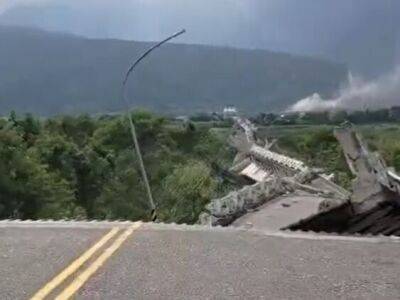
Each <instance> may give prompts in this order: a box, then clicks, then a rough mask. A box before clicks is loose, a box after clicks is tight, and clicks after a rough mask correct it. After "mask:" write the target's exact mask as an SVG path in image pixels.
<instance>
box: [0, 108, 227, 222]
mask: <svg viewBox="0 0 400 300" xmlns="http://www.w3.org/2000/svg"><path fill="white" fill-rule="evenodd" d="M133 119H134V120H135V123H136V125H137V129H138V137H139V140H140V143H141V145H142V151H143V153H144V161H145V164H146V166H147V170H148V173H149V178H150V184H151V186H152V188H153V191H154V198H155V199H156V202H157V207H158V211H159V217H160V219H161V220H163V221H175V222H194V221H195V220H196V219H197V217H198V214H199V213H200V211H201V210H202V209H203V207H204V205H205V203H207V202H208V201H209V200H210V198H212V197H214V196H218V195H220V194H221V193H225V192H226V189H229V188H231V187H230V186H229V185H228V184H227V183H226V182H224V180H223V179H221V178H220V176H218V166H219V167H221V166H224V165H227V164H228V163H229V162H230V161H231V160H232V155H233V153H231V152H230V150H229V149H228V148H227V147H226V143H225V141H223V140H221V138H220V137H219V136H218V134H217V133H216V132H214V130H212V129H210V127H208V126H195V125H193V124H190V126H188V125H185V124H174V123H171V122H168V121H167V120H165V119H164V118H161V117H158V116H155V115H152V114H150V113H146V112H140V111H137V112H134V113H133ZM131 150H132V141H131V138H130V135H129V130H128V126H127V123H126V119H125V118H124V117H122V116H116V117H103V118H101V117H100V118H91V117H89V116H87V115H83V116H79V117H71V116H63V117H58V118H52V119H46V120H38V119H36V118H34V117H33V116H32V115H26V116H24V117H17V116H16V114H15V113H11V114H10V116H9V117H8V118H3V119H0V218H22V219H27V218H30V219H36V218H89V219H92V218H96V219H105V218H107V219H130V220H137V219H145V220H146V219H148V218H149V205H148V203H147V198H146V194H145V190H144V187H143V184H142V180H141V176H140V175H139V174H140V173H139V171H138V166H137V159H136V157H133V156H132V153H133V152H132V151H131ZM216 166H217V167H216Z"/></svg>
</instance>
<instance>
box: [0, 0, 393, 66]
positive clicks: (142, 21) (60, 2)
mask: <svg viewBox="0 0 400 300" xmlns="http://www.w3.org/2000/svg"><path fill="white" fill-rule="evenodd" d="M399 2H400V1H398V0H335V1H332V0H0V14H1V15H0V22H2V23H6V24H13V25H29V26H36V27H41V28H44V29H48V30H57V31H67V32H71V33H74V34H79V35H84V36H88V37H96V38H121V39H129V40H146V41H148V40H151V41H153V40H159V39H161V38H162V37H165V36H166V35H168V34H170V33H172V32H175V31H176V30H178V29H180V28H183V27H184V28H186V29H187V31H188V33H187V34H186V35H185V36H183V37H182V38H180V40H179V41H180V42H188V43H201V44H211V45H227V46H235V47H244V48H265V49H271V50H280V51H285V52H290V53H298V54H307V55H321V56H324V57H329V58H333V59H337V60H340V61H341V60H343V61H344V62H345V63H350V65H351V64H352V63H353V61H355V62H357V59H358V58H357V56H358V54H357V52H358V51H361V50H362V49H365V48H367V50H368V51H370V52H371V53H370V54H368V55H371V56H376V57H377V59H382V60H385V59H386V60H387V61H385V62H383V63H382V64H394V61H395V60H396V57H398V56H399V55H398V49H397V47H398V46H397V44H398V43H399V42H398V35H399V29H398V28H399V27H400V5H399ZM371 47H377V48H379V49H377V51H374V50H375V49H370V48H371ZM389 48H390V49H389ZM382 49H383V50H382ZM389 56H390V57H389ZM357 63H358V64H359V65H360V66H361V67H362V65H363V62H362V61H361V62H357ZM379 64H380V63H377V65H379ZM355 65H356V64H355ZM361 71H362V68H361Z"/></svg>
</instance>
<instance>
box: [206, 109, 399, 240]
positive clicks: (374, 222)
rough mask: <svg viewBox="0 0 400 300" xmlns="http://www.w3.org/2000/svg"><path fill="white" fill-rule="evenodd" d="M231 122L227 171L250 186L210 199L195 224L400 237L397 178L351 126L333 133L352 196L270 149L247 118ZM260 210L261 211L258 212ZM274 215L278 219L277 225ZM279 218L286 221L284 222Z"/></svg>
mask: <svg viewBox="0 0 400 300" xmlns="http://www.w3.org/2000/svg"><path fill="white" fill-rule="evenodd" d="M235 121H236V122H235V125H234V129H235V130H234V133H233V134H232V136H231V139H230V143H231V145H232V146H233V147H235V148H236V149H237V152H238V154H237V156H236V158H235V160H234V162H233V166H232V167H231V169H230V172H232V173H235V174H237V175H240V176H242V177H244V178H247V179H248V180H251V181H253V182H254V183H253V184H251V185H247V186H244V187H243V188H242V189H240V190H238V191H232V192H230V193H229V194H228V195H226V196H224V197H222V198H219V199H213V200H212V201H211V202H210V203H209V204H208V205H207V207H206V209H205V211H204V212H203V213H202V214H201V215H200V218H199V223H201V224H207V225H210V226H217V225H222V226H227V225H230V224H232V223H233V222H234V224H235V225H234V226H238V224H246V226H253V224H252V223H251V220H252V219H254V220H256V222H258V223H259V224H258V225H260V224H263V226H269V227H271V226H272V225H271V224H275V225H276V224H280V225H284V226H282V228H280V229H284V228H287V229H296V230H298V229H301V230H314V231H319V230H324V231H327V232H329V231H335V232H346V230H347V231H348V232H350V233H352V232H357V230H364V231H365V230H368V228H372V229H371V230H372V232H374V233H380V232H390V233H397V232H399V234H400V209H399V208H398V207H400V201H399V199H400V176H398V175H397V174H396V173H395V172H394V170H393V169H392V168H388V167H387V166H386V164H385V162H384V161H383V159H382V158H381V157H380V156H379V154H378V153H371V152H370V151H369V150H368V148H367V146H366V144H365V143H364V142H363V140H362V138H361V137H360V136H359V134H358V133H357V132H356V131H355V129H354V128H353V127H352V126H351V125H350V124H344V125H343V126H341V127H338V128H336V129H335V131H334V134H335V136H336V138H337V140H338V141H339V143H340V144H341V146H342V148H343V153H344V156H345V158H346V161H347V164H348V166H349V169H350V170H351V172H352V173H353V174H354V176H355V180H354V182H353V187H352V191H351V192H350V191H347V190H346V189H344V188H342V187H340V186H338V185H337V184H335V183H334V182H333V181H332V175H327V174H324V173H322V171H321V170H320V169H314V168H310V167H308V166H306V164H305V163H304V162H301V161H299V160H296V159H293V158H290V157H287V156H285V155H282V154H280V153H276V152H274V151H272V150H271V143H269V142H268V141H267V140H260V139H259V138H258V137H257V134H256V130H257V128H256V127H255V126H254V125H253V124H251V122H250V121H249V120H246V119H243V118H238V117H236V118H235ZM394 199H395V200H394ZM299 201H300V202H301V201H308V203H309V204H307V203H304V205H301V204H298V202H299ZM269 203H271V204H269ZM290 206H292V207H291V208H290V209H289V208H287V211H286V212H284V211H282V209H283V208H284V207H290ZM260 207H261V210H263V211H262V212H259V213H258V212H257V211H258V210H259V208H260ZM315 207H318V209H317V210H316V209H315ZM299 209H300V210H301V213H300V211H299ZM297 212H299V213H298V215H299V217H298V218H297ZM251 214H254V216H253V217H252V216H251ZM244 215H246V217H244ZM275 215H276V216H278V217H279V218H281V219H280V220H279V221H278V222H277V221H276V220H275V221H274V217H276V216H275ZM265 218H270V219H271V221H266V220H265ZM282 218H287V223H285V220H282ZM296 218H297V219H296ZM238 219H239V220H238ZM240 219H242V220H243V221H240ZM275 219H276V218H275ZM364 219H365V220H364ZM236 220H238V221H236ZM244 220H245V221H244ZM260 220H261V221H260ZM359 223H360V224H359ZM366 224H367V225H368V226H367V225H366ZM256 225H257V224H255V226H256ZM272 227H273V226H272ZM380 229H381V231H380Z"/></svg>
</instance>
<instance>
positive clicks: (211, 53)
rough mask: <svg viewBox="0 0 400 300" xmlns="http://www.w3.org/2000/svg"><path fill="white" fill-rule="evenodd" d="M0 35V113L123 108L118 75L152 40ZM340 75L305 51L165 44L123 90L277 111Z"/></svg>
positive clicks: (18, 31)
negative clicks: (297, 53)
mask: <svg viewBox="0 0 400 300" xmlns="http://www.w3.org/2000/svg"><path fill="white" fill-rule="evenodd" d="M0 40H1V41H2V42H1V43H0V58H1V60H0V113H7V112H8V111H10V110H16V111H20V112H27V111H29V112H34V113H39V114H42V115H49V114H56V113H65V112H68V113H75V112H90V113H95V112H112V111H119V110H121V109H124V103H123V101H122V100H121V93H120V87H121V81H122V78H123V75H124V74H125V72H126V70H127V68H128V65H129V63H131V62H132V61H133V59H134V58H136V57H138V55H139V54H140V53H141V52H143V51H144V50H145V49H146V48H148V47H149V46H150V45H152V44H150V43H145V42H128V41H120V40H105V39H87V38H82V37H78V36H73V35H68V34H63V33H54V32H53V33H50V32H45V31H40V30H35V29H27V28H18V27H4V26H3V27H2V26H0ZM177 41H178V40H177ZM346 74H347V69H346V67H345V66H344V65H340V64H335V63H331V62H327V61H323V60H320V59H314V58H309V57H301V56H293V55H289V54H283V53H275V52H271V51H266V50H243V49H233V48H227V47H210V46H199V45H187V44H166V45H165V46H164V47H163V48H162V49H158V50H157V51H156V52H154V53H152V56H151V59H149V60H147V61H145V62H144V63H143V64H142V65H140V66H139V67H138V68H137V71H136V73H135V74H134V75H133V76H132V78H131V82H130V83H129V91H128V94H129V98H131V99H132V105H133V106H134V107H145V108H148V109H152V110H155V111H158V112H164V113H166V112H169V113H175V114H178V113H187V112H194V111H215V110H220V109H221V108H222V107H223V106H224V105H226V104H233V105H236V106H237V107H238V108H240V109H242V110H244V111H246V112H255V111H268V110H269V111H271V110H273V111H276V110H279V109H282V108H285V107H286V106H287V105H288V104H291V103H293V102H294V101H295V100H297V99H299V98H301V97H306V96H308V95H309V94H310V93H312V92H314V91H316V90H318V91H320V92H321V94H322V95H326V96H330V94H331V93H332V92H333V91H335V90H336V89H337V88H338V86H339V85H340V83H341V82H342V81H344V80H345V78H346Z"/></svg>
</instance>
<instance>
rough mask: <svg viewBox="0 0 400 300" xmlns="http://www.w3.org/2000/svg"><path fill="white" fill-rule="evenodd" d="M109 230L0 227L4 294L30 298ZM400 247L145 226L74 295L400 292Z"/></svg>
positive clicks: (349, 295) (373, 295)
mask: <svg viewBox="0 0 400 300" xmlns="http://www.w3.org/2000/svg"><path fill="white" fill-rule="evenodd" d="M106 232H108V229H98V228H96V226H92V227H90V228H80V227H77V228H68V227H65V228H57V226H53V227H51V228H47V227H41V228H31V227H29V226H26V227H23V228H7V227H3V228H2V227H0V241H1V243H0V276H1V279H2V280H1V281H0V299H27V298H29V296H30V295H32V294H33V293H34V292H35V291H36V290H38V289H39V288H41V287H42V286H43V285H44V284H45V283H46V282H48V281H49V280H50V279H51V278H53V277H54V276H55V275H57V273H59V272H60V271H61V270H62V269H63V268H64V267H66V266H67V265H68V264H69V263H70V262H71V261H72V260H73V259H74V258H76V257H77V256H79V255H80V254H81V253H82V252H84V251H85V248H86V247H90V245H92V244H93V243H94V242H95V241H96V240H98V239H99V238H100V237H101V236H102V235H104V234H105V233H106ZM399 250H400V243H399V242H398V241H397V240H391V239H386V238H364V239H363V238H341V237H334V236H331V237H329V236H328V237H327V236H319V235H316V236H314V235H304V236H301V235H297V234H280V233H276V232H275V233H271V232H262V231H245V230H242V229H237V228H231V229H207V228H203V227H190V226H176V225H156V224H144V225H142V226H141V227H140V228H139V229H137V230H135V231H134V232H133V233H132V234H131V235H129V237H128V238H127V239H126V240H125V241H124V243H123V244H122V245H121V247H120V248H118V249H117V250H116V251H115V252H114V253H111V254H112V255H111V256H110V257H109V259H108V260H107V261H105V263H104V264H103V265H100V267H99V269H98V270H97V271H96V272H94V273H93V275H92V276H90V278H88V280H87V281H86V282H85V284H84V285H83V286H82V288H80V289H79V290H78V292H77V294H75V296H76V298H77V299H116V300H119V299H231V298H233V299H235V298H236V299H338V298H339V299H340V298H341V299H399V298H400V280H399V277H400V256H399V255H398V254H399ZM91 264H92V262H89V263H88V266H90V265H91ZM86 267H87V266H85V268H86ZM68 284H70V283H66V285H68ZM62 288H64V287H62Z"/></svg>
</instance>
